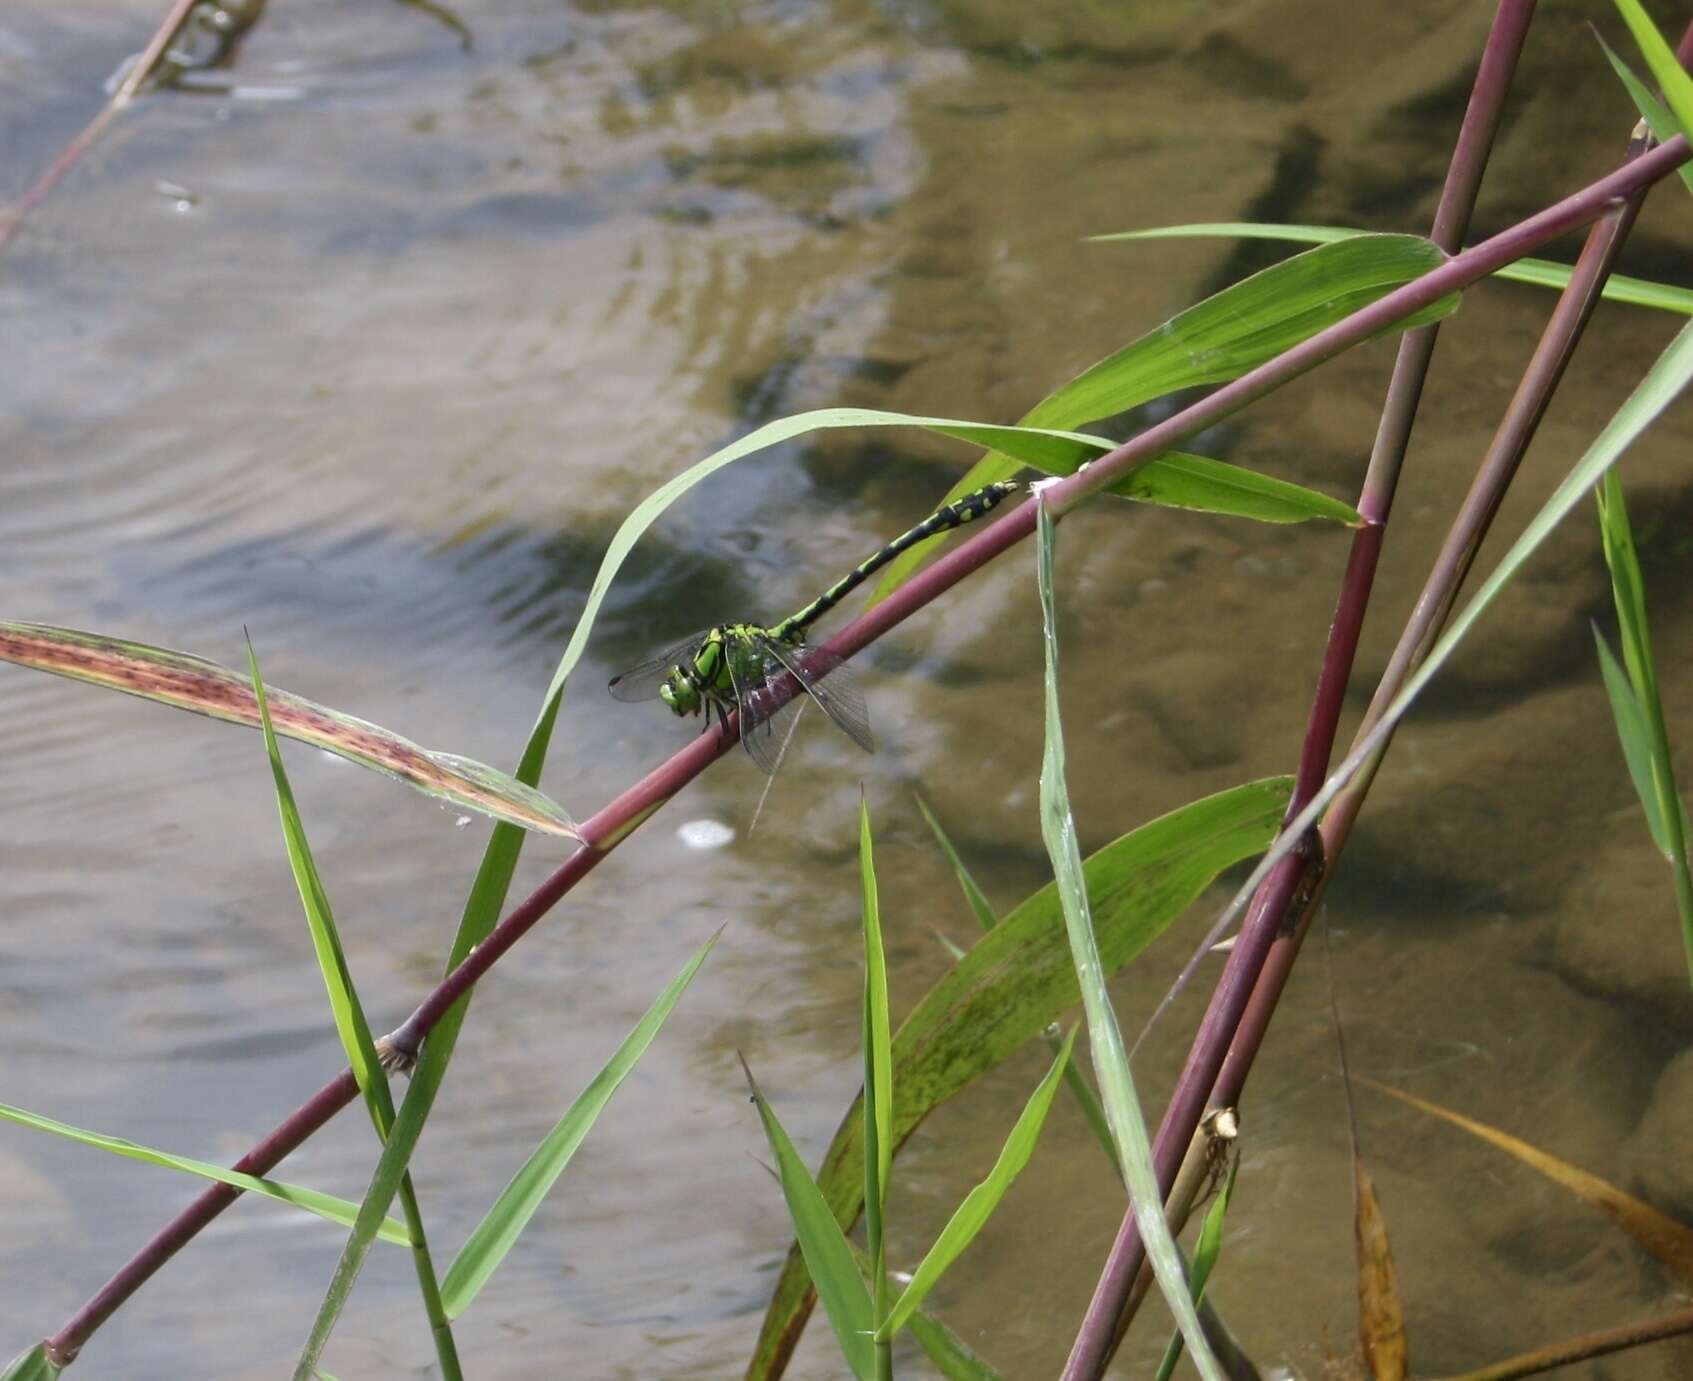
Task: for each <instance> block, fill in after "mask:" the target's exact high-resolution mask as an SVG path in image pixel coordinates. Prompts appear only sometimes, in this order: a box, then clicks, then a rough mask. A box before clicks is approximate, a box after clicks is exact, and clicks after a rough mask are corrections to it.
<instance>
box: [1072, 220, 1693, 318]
mask: <svg viewBox="0 0 1693 1381" xmlns="http://www.w3.org/2000/svg"><path fill="white" fill-rule="evenodd" d="M1367 234H1369V232H1368V231H1366V230H1356V229H1351V228H1349V227H1346V226H1338V225H1274V224H1268V223H1265V222H1261V221H1195V222H1192V223H1190V224H1187V225H1163V226H1155V227H1153V228H1152V229H1150V230H1124V231H1119V232H1118V233H1116V234H1114V235H1095V236H1093V237H1092V238H1093V239H1095V240H1102V241H1105V240H1167V239H1190V238H1207V239H1208V238H1214V237H1218V236H1222V237H1226V238H1230V239H1241V240H1286V241H1292V242H1293V243H1295V244H1334V243H1336V242H1338V241H1341V240H1350V239H1353V238H1355V237H1357V236H1359V235H1367ZM1491 276H1492V277H1494V278H1502V279H1505V280H1507V281H1509V282H1513V283H1529V284H1532V285H1533V286H1535V287H1537V288H1555V289H1558V290H1560V291H1561V290H1562V289H1563V288H1565V287H1567V286H1568V285H1569V281H1570V268H1569V265H1567V264H1554V263H1552V262H1551V261H1550V260H1548V259H1518V260H1517V261H1516V262H1515V263H1514V264H1507V265H1506V266H1505V267H1504V268H1502V269H1499V270H1498V271H1497V272H1495V273H1494V274H1492V275H1491ZM1600 295H1601V296H1602V297H1604V298H1605V299H1606V300H1607V301H1610V302H1625V303H1628V304H1630V305H1631V306H1635V307H1651V308H1653V309H1654V310H1656V311H1660V312H1674V313H1676V314H1677V315H1679V316H1693V289H1688V288H1678V287H1675V286H1674V285H1673V284H1669V283H1652V282H1648V281H1647V280H1645V279H1643V278H1630V277H1628V276H1627V275H1625V274H1620V273H1613V274H1612V275H1611V276H1610V277H1609V278H1607V279H1606V280H1605V286H1604V289H1603V291H1602V292H1601V294H1600Z"/></svg>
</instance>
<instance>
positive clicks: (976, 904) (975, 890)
mask: <svg viewBox="0 0 1693 1381" xmlns="http://www.w3.org/2000/svg"><path fill="white" fill-rule="evenodd" d="M917 809H918V810H920V811H922V812H923V818H924V819H925V820H927V821H928V822H929V829H930V830H931V831H933V833H934V836H935V842H936V843H938V844H939V845H940V849H941V852H942V853H943V854H945V855H946V858H947V861H948V862H949V863H951V864H952V871H953V872H954V873H956V874H957V875H958V885H959V887H960V888H962V889H963V891H964V899H965V900H966V901H967V902H968V903H969V904H970V909H971V910H972V911H974V912H975V913H976V919H977V920H978V921H980V922H981V925H982V929H983V930H992V929H993V928H994V926H996V925H997V924H998V923H999V918H998V917H997V916H995V915H994V912H993V906H992V905H991V904H990V903H989V901H988V899H987V895H986V894H985V893H984V892H983V891H982V889H981V888H980V887H978V886H977V885H976V879H975V878H973V877H972V876H971V875H970V870H969V869H968V868H966V867H965V866H964V860H963V859H961V858H960V857H959V856H958V850H957V849H955V848H953V847H952V840H951V839H949V838H947V834H946V831H945V830H944V829H942V828H941V822H940V821H939V820H937V819H935V817H934V814H933V812H931V811H930V809H929V807H928V806H927V805H926V804H925V803H924V800H923V798H922V797H921V796H919V797H918V798H917ZM949 948H951V949H952V951H953V954H952V957H953V958H954V959H962V958H963V957H964V951H962V950H960V949H958V948H957V947H956V946H952V945H950V944H949ZM1045 1034H1046V1044H1047V1048H1048V1049H1049V1050H1051V1051H1052V1053H1053V1054H1055V1055H1056V1054H1057V1053H1058V1047H1059V1046H1060V1045H1061V1044H1062V1042H1063V1038H1062V1037H1061V1036H1060V1035H1059V1034H1058V1028H1057V1027H1056V1026H1049V1027H1047V1029H1046V1033H1045ZM1064 1086H1065V1087H1066V1088H1068V1089H1069V1090H1070V1093H1071V1095H1072V1096H1073V1097H1074V1098H1075V1100H1076V1103H1077V1105H1078V1106H1079V1107H1080V1108H1081V1110H1082V1116H1083V1117H1084V1118H1085V1119H1087V1124H1088V1126H1089V1128H1091V1129H1092V1131H1093V1134H1094V1138H1095V1139H1096V1140H1097V1141H1098V1142H1099V1144H1100V1146H1101V1147H1102V1148H1103V1149H1104V1151H1105V1155H1106V1158H1107V1159H1109V1160H1110V1162H1111V1164H1112V1165H1116V1163H1117V1148H1116V1146H1115V1145H1114V1144H1113V1143H1112V1140H1111V1126H1110V1124H1109V1123H1108V1122H1107V1121H1106V1120H1105V1109H1104V1108H1103V1107H1101V1106H1100V1103H1099V1098H1098V1096H1097V1095H1096V1094H1095V1093H1094V1091H1093V1089H1091V1088H1090V1087H1089V1086H1088V1081H1087V1076H1086V1075H1084V1074H1083V1073H1082V1071H1081V1070H1079V1069H1078V1068H1076V1063H1075V1061H1074V1060H1068V1061H1066V1062H1065V1064H1064Z"/></svg>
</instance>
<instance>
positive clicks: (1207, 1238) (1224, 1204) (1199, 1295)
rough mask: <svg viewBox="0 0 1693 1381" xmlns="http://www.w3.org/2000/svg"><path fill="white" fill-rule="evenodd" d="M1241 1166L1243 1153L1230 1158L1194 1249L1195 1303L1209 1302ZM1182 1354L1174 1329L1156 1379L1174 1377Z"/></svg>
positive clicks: (1196, 1304)
mask: <svg viewBox="0 0 1693 1381" xmlns="http://www.w3.org/2000/svg"><path fill="white" fill-rule="evenodd" d="M1239 1170H1240V1157H1239V1156H1238V1155H1236V1156H1234V1157H1232V1158H1231V1159H1230V1161H1229V1172H1228V1174H1227V1175H1225V1176H1224V1177H1223V1187H1222V1188H1221V1189H1220V1190H1218V1191H1217V1197H1216V1198H1215V1199H1213V1200H1212V1201H1211V1208H1210V1211H1209V1212H1208V1213H1206V1215H1205V1222H1204V1223H1203V1224H1202V1225H1201V1226H1200V1229H1199V1244H1198V1245H1197V1246H1196V1247H1195V1248H1194V1249H1193V1275H1192V1284H1193V1304H1194V1308H1196V1309H1197V1308H1198V1307H1199V1306H1200V1305H1201V1304H1203V1303H1204V1302H1205V1284H1206V1282H1207V1281H1208V1280H1210V1279H1211V1272H1212V1270H1213V1269H1214V1268H1215V1267H1216V1265H1217V1258H1218V1257H1219V1256H1221V1255H1222V1251H1223V1218H1224V1216H1225V1215H1226V1214H1227V1213H1228V1211H1229V1199H1230V1198H1231V1197H1232V1196H1233V1195H1234V1181H1235V1175H1236V1173H1237V1172H1238V1171H1239ZM1181 1356H1182V1335H1181V1333H1180V1332H1177V1333H1174V1334H1172V1335H1171V1337H1170V1342H1169V1345H1168V1346H1167V1347H1165V1349H1164V1359H1163V1361H1161V1362H1160V1363H1159V1364H1158V1374H1157V1375H1156V1376H1155V1377H1154V1378H1153V1381H1170V1376H1171V1374H1172V1373H1174V1371H1175V1370H1176V1363H1177V1362H1179V1361H1180V1360H1181Z"/></svg>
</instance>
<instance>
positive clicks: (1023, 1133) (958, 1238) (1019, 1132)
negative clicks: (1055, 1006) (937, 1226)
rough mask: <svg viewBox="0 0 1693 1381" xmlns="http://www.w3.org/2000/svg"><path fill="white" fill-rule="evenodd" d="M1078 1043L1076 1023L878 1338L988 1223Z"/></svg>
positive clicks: (907, 1314)
mask: <svg viewBox="0 0 1693 1381" xmlns="http://www.w3.org/2000/svg"><path fill="white" fill-rule="evenodd" d="M1075 1043H1076V1030H1075V1028H1074V1027H1072V1028H1071V1030H1070V1034H1069V1035H1067V1036H1066V1037H1065V1038H1064V1043H1063V1045H1061V1046H1060V1047H1059V1050H1058V1057H1057V1059H1055V1060H1054V1061H1053V1062H1052V1067H1051V1068H1050V1069H1049V1070H1047V1072H1046V1076H1045V1077H1044V1078H1043V1079H1042V1080H1041V1081H1040V1083H1039V1084H1037V1085H1036V1086H1035V1091H1034V1092H1033V1093H1031V1094H1030V1095H1029V1100H1028V1102H1026V1103H1025V1104H1024V1105H1023V1111H1022V1112H1021V1113H1020V1114H1019V1115H1018V1117H1017V1121H1016V1123H1015V1124H1014V1125H1013V1126H1012V1128H1011V1133H1010V1135H1009V1136H1007V1137H1006V1138H1005V1145H1004V1146H1002V1147H1001V1148H1000V1151H999V1158H998V1159H997V1160H995V1161H994V1164H993V1169H991V1170H989V1171H988V1173H987V1177H986V1178H985V1179H984V1180H983V1181H982V1182H981V1183H980V1184H978V1185H977V1186H976V1187H975V1188H974V1189H972V1190H971V1191H970V1192H969V1193H968V1194H966V1195H965V1196H964V1202H963V1203H961V1204H959V1206H958V1208H957V1209H956V1210H955V1211H954V1213H953V1215H952V1217H951V1218H950V1219H948V1220H947V1225H946V1226H945V1227H944V1228H942V1229H941V1232H940V1236H938V1237H937V1238H935V1244H934V1246H932V1247H930V1248H929V1250H928V1251H927V1252H926V1253H925V1254H924V1257H923V1260H922V1261H921V1262H920V1263H919V1264H918V1266H917V1269H916V1270H915V1271H913V1272H912V1273H911V1282H910V1284H908V1285H907V1286H906V1287H905V1290H904V1291H903V1293H901V1295H900V1297H899V1301H898V1303H896V1304H895V1305H894V1307H893V1311H892V1312H891V1313H889V1314H888V1315H886V1316H885V1317H884V1318H883V1320H882V1326H881V1327H880V1328H879V1329H877V1331H876V1337H877V1340H878V1341H880V1340H882V1339H891V1338H893V1336H894V1335H895V1334H897V1333H898V1332H899V1330H900V1329H901V1328H903V1327H904V1326H905V1324H906V1321H907V1320H908V1319H910V1318H911V1316H912V1314H913V1313H914V1312H915V1311H916V1309H917V1307H918V1306H919V1305H921V1304H922V1303H923V1301H924V1300H925V1299H927V1298H928V1296H929V1291H931V1290H933V1289H934V1288H935V1285H936V1284H937V1283H938V1282H939V1281H940V1278H941V1276H942V1275H944V1274H945V1273H946V1270H947V1268H948V1267H949V1266H951V1265H952V1263H953V1262H954V1261H956V1260H958V1258H959V1257H960V1256H961V1255H963V1253H964V1251H965V1249H966V1248H967V1247H969V1245H970V1244H971V1243H972V1242H974V1241H975V1240H976V1235H977V1234H978V1233H980V1232H981V1230H982V1229H983V1228H984V1227H986V1226H987V1223H988V1219H989V1218H991V1217H992V1216H993V1213H994V1210H995V1209H997V1208H998V1207H999V1204H1000V1200H1001V1199H1003V1198H1004V1197H1005V1193H1006V1191H1007V1190H1008V1189H1010V1188H1011V1185H1012V1183H1013V1182H1014V1181H1015V1180H1016V1178H1017V1176H1018V1175H1020V1174H1022V1173H1023V1167H1024V1166H1026V1165H1027V1164H1028V1163H1029V1159H1030V1157H1031V1156H1033V1155H1034V1153H1035V1143H1036V1142H1037V1141H1038V1140H1039V1139H1040V1133H1041V1128H1042V1127H1043V1126H1045V1125H1046V1114H1047V1112H1048V1111H1049V1110H1050V1109H1051V1107H1052V1096H1053V1094H1055V1093H1056V1092H1057V1091H1058V1081H1059V1078H1060V1076H1061V1075H1062V1074H1063V1072H1064V1069H1065V1067H1066V1066H1067V1065H1068V1064H1069V1063H1070V1051H1071V1049H1072V1048H1073V1047H1074V1045H1075Z"/></svg>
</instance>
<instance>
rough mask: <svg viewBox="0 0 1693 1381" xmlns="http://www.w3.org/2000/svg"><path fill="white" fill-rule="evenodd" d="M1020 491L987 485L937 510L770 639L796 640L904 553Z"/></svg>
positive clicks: (1005, 484) (1004, 484)
mask: <svg viewBox="0 0 1693 1381" xmlns="http://www.w3.org/2000/svg"><path fill="white" fill-rule="evenodd" d="M1016 492H1017V481H1016V480H999V481H998V482H996V483H994V484H989V485H985V486H984V487H983V488H981V489H977V490H975V491H974V492H972V493H969V494H966V495H964V497H963V498H961V499H958V500H956V501H954V502H953V503H949V504H947V505H946V506H945V507H944V508H937V509H936V510H935V511H934V512H933V513H931V514H930V515H929V516H928V517H927V518H925V519H923V521H922V522H920V523H918V524H917V526H916V527H914V528H912V529H911V530H910V531H909V532H902V533H901V534H900V535H899V536H898V537H896V538H894V539H893V541H891V542H889V543H888V544H887V546H885V547H883V548H882V549H881V550H880V551H878V552H877V553H876V554H875V555H874V556H872V557H871V558H870V559H869V560H868V561H865V562H864V563H863V564H862V565H860V566H857V567H855V568H854V569H853V570H850V571H848V572H847V573H846V574H845V575H844V576H842V577H841V578H840V579H839V580H837V581H836V582H835V583H834V584H833V585H831V586H830V587H829V588H828V589H827V590H825V591H824V592H823V593H822V594H820V595H819V596H818V597H817V598H816V599H814V600H812V601H811V603H810V604H808V605H806V606H805V608H803V609H801V610H800V611H799V612H798V613H797V614H791V615H789V616H788V617H787V618H785V619H783V620H782V622H780V623H779V624H777V625H776V626H775V627H774V628H772V629H771V630H770V636H771V637H773V638H778V639H781V640H782V641H784V642H792V641H794V640H795V639H796V638H797V637H798V636H799V635H800V634H801V633H803V632H804V631H805V629H806V628H807V627H809V626H810V625H811V624H812V623H815V622H816V621H817V620H818V619H820V618H822V617H823V615H825V614H827V613H828V612H829V611H830V610H831V609H833V608H834V607H835V606H836V605H837V604H839V603H840V602H841V601H842V600H843V599H845V598H846V597H847V596H848V595H849V594H851V593H852V592H853V591H854V590H856V589H857V588H858V587H859V586H860V585H862V584H863V583H864V582H865V581H866V580H868V579H869V578H870V577H871V576H873V575H875V574H876V572H877V571H879V570H881V569H882V567H883V566H885V565H887V564H888V562H890V561H892V560H893V559H894V558H895V557H896V556H898V555H899V554H900V553H901V552H903V551H908V550H910V549H911V548H912V547H914V546H916V545H917V544H918V543H919V542H921V541H924V540H925V539H926V538H930V537H933V536H934V535H935V534H936V533H937V532H949V531H951V530H952V529H953V528H955V527H963V526H964V524H965V523H969V522H973V521H975V520H976V519H977V518H980V517H983V516H985V515H986V514H988V513H991V512H992V511H993V510H994V509H995V508H997V507H999V505H1000V504H1001V503H1002V502H1003V501H1004V500H1005V499H1006V498H1008V497H1009V496H1010V495H1012V494H1014V493H1016Z"/></svg>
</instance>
